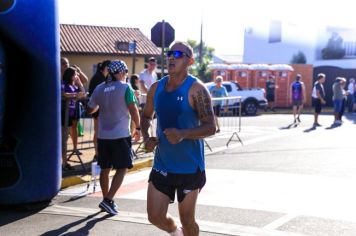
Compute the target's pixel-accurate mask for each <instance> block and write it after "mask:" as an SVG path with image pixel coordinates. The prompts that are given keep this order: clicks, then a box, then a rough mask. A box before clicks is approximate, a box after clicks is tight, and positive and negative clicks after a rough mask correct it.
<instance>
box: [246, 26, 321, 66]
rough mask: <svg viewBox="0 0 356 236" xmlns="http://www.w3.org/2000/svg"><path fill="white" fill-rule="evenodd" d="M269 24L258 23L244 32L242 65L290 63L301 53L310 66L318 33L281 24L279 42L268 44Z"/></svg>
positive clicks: (308, 28)
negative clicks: (294, 56) (295, 55)
mask: <svg viewBox="0 0 356 236" xmlns="http://www.w3.org/2000/svg"><path fill="white" fill-rule="evenodd" d="M269 27H270V22H269V21H264V22H258V23H255V24H254V25H253V26H251V27H250V28H247V30H246V31H245V37H244V40H245V41H244V57H243V63H282V64H285V63H290V62H291V59H292V57H293V55H294V54H296V53H298V51H302V52H303V53H304V55H305V56H306V58H307V63H308V64H310V63H312V62H313V61H314V58H315V52H316V51H315V44H316V39H317V37H316V36H317V34H318V31H317V30H315V29H312V28H310V27H308V26H298V25H295V24H290V23H282V29H281V32H282V33H281V42H277V43H269Z"/></svg>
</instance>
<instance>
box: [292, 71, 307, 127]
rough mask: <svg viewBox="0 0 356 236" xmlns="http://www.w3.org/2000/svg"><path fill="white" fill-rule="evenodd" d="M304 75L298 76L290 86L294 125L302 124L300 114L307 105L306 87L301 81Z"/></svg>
mask: <svg viewBox="0 0 356 236" xmlns="http://www.w3.org/2000/svg"><path fill="white" fill-rule="evenodd" d="M301 79H302V75H301V74H297V76H296V77H295V81H294V82H293V83H292V84H291V86H290V94H291V96H290V103H291V104H292V107H293V117H294V123H295V124H297V122H298V123H300V113H301V112H302V110H303V105H304V103H305V85H304V83H303V82H302V81H301Z"/></svg>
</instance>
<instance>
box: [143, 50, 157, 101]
mask: <svg viewBox="0 0 356 236" xmlns="http://www.w3.org/2000/svg"><path fill="white" fill-rule="evenodd" d="M156 66H157V62H156V59H155V58H154V57H150V58H149V59H148V63H147V68H146V69H144V70H143V71H142V72H141V73H140V75H139V77H140V85H141V86H140V89H141V92H142V93H144V94H147V92H148V90H149V89H150V87H151V85H152V84H153V83H154V82H156V81H157V73H156Z"/></svg>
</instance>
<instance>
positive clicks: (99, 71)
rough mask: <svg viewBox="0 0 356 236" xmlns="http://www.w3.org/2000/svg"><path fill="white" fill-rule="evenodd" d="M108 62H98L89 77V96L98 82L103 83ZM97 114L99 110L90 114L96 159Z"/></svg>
mask: <svg viewBox="0 0 356 236" xmlns="http://www.w3.org/2000/svg"><path fill="white" fill-rule="evenodd" d="M110 62H111V61H109V60H105V61H103V62H99V63H98V65H97V68H96V73H95V75H94V76H93V77H92V78H91V80H90V83H89V97H90V96H91V95H92V94H93V92H94V90H95V88H96V87H97V86H98V85H99V84H101V83H103V82H104V81H105V80H106V77H107V76H108V74H109V71H108V65H109V64H110ZM98 116H99V110H98V111H96V112H94V113H93V114H92V117H93V120H94V137H93V143H94V149H95V155H94V159H97V157H98V144H97V137H98Z"/></svg>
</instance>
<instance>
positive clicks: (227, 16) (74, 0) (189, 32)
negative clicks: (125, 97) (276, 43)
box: [58, 0, 356, 55]
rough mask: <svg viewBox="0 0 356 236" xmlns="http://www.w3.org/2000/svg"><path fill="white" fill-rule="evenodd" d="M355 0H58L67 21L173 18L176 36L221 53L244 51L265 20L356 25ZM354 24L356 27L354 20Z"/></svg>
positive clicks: (138, 23)
mask: <svg viewBox="0 0 356 236" xmlns="http://www.w3.org/2000/svg"><path fill="white" fill-rule="evenodd" d="M351 4H352V0H337V1H336V0H324V1H320V0H318V1H316V0H314V1H313V0H294V1H292V0H268V1H267V0H218V1H216V0H179V1H170V0H149V1H145V0H129V1H122V0H58V13H59V22H60V23H61V24H83V25H97V26H115V27H132V28H139V29H140V30H141V31H142V32H143V34H144V35H146V36H147V37H148V38H151V28H152V27H153V26H154V25H155V24H156V23H157V22H162V21H163V20H164V21H165V22H168V23H169V24H170V25H171V26H172V27H173V28H174V29H175V40H180V41H187V40H188V39H193V40H196V41H198V42H199V41H200V28H201V24H202V25H203V41H204V43H205V45H207V46H209V47H212V48H214V49H215V53H216V54H218V55H242V54H243V38H244V30H245V27H247V26H249V25H251V24H254V22H257V21H261V20H263V21H264V20H266V21H269V20H282V21H288V22H292V23H303V24H309V25H315V26H316V27H317V26H320V25H325V24H332V25H336V26H340V25H343V26H351V25H352V24H354V22H356V19H355V18H356V14H355V13H354V12H355V9H354V8H353V7H352V6H353V5H354V4H352V5H351ZM353 27H356V25H354V26H353Z"/></svg>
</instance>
